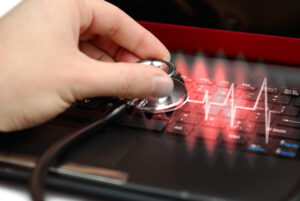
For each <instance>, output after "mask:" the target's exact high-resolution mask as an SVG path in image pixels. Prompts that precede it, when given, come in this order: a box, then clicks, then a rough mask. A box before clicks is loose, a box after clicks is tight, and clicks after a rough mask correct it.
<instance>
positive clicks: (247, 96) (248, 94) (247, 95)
mask: <svg viewBox="0 0 300 201" xmlns="http://www.w3.org/2000/svg"><path fill="white" fill-rule="evenodd" d="M240 96H241V98H242V99H244V100H249V101H256V99H257V97H258V93H257V92H254V91H245V92H241V93H240Z"/></svg>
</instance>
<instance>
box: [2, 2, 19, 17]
mask: <svg viewBox="0 0 300 201" xmlns="http://www.w3.org/2000/svg"><path fill="white" fill-rule="evenodd" d="M21 1H22V0H0V17H2V16H3V15H4V14H5V13H6V12H7V11H9V10H10V9H11V8H13V7H14V6H15V5H17V4H19V3H20V2H21Z"/></svg>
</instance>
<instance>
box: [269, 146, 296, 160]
mask: <svg viewBox="0 0 300 201" xmlns="http://www.w3.org/2000/svg"><path fill="white" fill-rule="evenodd" d="M274 154H275V155H276V156H280V157H285V158H293V159H294V158H296V157H297V151H296V150H291V149H288V150H287V149H284V148H277V149H275V151H274Z"/></svg>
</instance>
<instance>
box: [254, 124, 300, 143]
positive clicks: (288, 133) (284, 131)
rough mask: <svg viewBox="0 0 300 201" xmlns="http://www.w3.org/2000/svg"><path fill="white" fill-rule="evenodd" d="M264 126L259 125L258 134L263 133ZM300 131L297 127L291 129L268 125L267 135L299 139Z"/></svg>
mask: <svg viewBox="0 0 300 201" xmlns="http://www.w3.org/2000/svg"><path fill="white" fill-rule="evenodd" d="M265 129H266V128H265V126H261V127H260V129H259V130H258V133H259V134H263V135H265ZM299 132H300V131H299V130H297V129H291V128H286V127H278V126H277V127H270V128H269V135H270V137H280V138H284V139H293V140H300V133H299Z"/></svg>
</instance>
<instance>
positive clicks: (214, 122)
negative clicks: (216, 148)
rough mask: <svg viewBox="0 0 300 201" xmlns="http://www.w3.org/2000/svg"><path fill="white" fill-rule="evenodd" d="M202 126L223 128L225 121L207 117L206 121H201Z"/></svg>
mask: <svg viewBox="0 0 300 201" xmlns="http://www.w3.org/2000/svg"><path fill="white" fill-rule="evenodd" d="M203 126H205V127H213V128H224V126H225V119H223V118H220V117H214V116H209V117H208V119H207V120H205V119H203Z"/></svg>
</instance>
